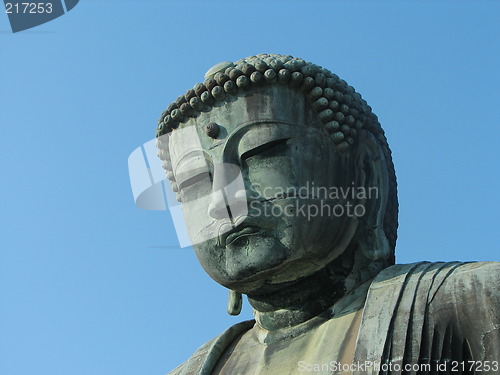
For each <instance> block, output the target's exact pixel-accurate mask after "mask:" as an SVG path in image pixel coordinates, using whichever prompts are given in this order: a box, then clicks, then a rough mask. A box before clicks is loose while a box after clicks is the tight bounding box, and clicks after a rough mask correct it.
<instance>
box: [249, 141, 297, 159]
mask: <svg viewBox="0 0 500 375" xmlns="http://www.w3.org/2000/svg"><path fill="white" fill-rule="evenodd" d="M289 139H290V138H281V139H275V140H272V141H270V142H266V143H263V144H261V145H258V146H256V147H254V148H251V149H248V150H246V151H244V152H243V153H242V154H241V155H240V160H245V159H248V158H250V157H252V156H254V155H257V154H260V153H262V152H264V151H268V150H270V149H272V148H274V147H277V146H279V145H281V144H283V143H286V142H287V141H288V140H289Z"/></svg>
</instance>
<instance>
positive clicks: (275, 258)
mask: <svg viewBox="0 0 500 375" xmlns="http://www.w3.org/2000/svg"><path fill="white" fill-rule="evenodd" d="M210 123H217V124H218V128H219V134H218V136H217V137H216V138H215V139H214V138H213V137H211V136H209V135H207V132H206V126H207V125H208V124H210ZM170 154H171V159H172V168H173V172H174V176H175V179H176V182H177V184H178V188H179V194H180V196H181V199H182V209H183V212H184V216H185V221H186V224H187V228H188V233H189V234H190V237H191V239H192V242H193V247H194V250H195V252H196V255H197V257H198V259H199V261H200V263H201V265H202V266H203V268H204V269H205V270H206V271H207V273H208V274H209V275H210V276H211V277H212V278H213V279H214V280H215V281H217V282H218V283H220V284H222V285H224V286H226V287H228V288H231V289H233V290H236V291H239V292H242V293H247V294H248V293H265V292H266V291H271V290H275V289H276V288H279V285H286V284H287V283H289V282H293V281H295V280H297V279H299V278H302V277H305V276H308V275H310V274H312V273H314V272H316V271H318V270H319V269H321V268H323V267H324V266H325V265H326V264H327V263H329V262H331V261H332V260H333V259H335V257H337V256H338V255H340V254H341V253H342V252H343V251H344V250H345V248H346V246H347V244H348V243H349V241H350V240H351V239H352V236H353V233H354V230H353V229H352V227H353V220H352V219H351V218H349V217H348V216H347V215H345V214H344V215H339V211H338V210H337V212H333V211H332V210H333V206H338V205H344V206H345V203H346V202H345V201H342V200H341V199H338V198H336V199H332V198H331V197H330V196H329V195H328V193H327V191H329V190H328V189H329V188H331V187H339V188H342V187H347V186H349V185H350V183H351V180H352V176H350V175H349V168H348V167H347V165H348V164H349V163H348V159H347V156H345V155H340V154H339V153H337V151H336V149H335V148H334V147H333V143H332V142H331V140H329V139H328V137H327V136H326V134H325V131H324V129H323V125H322V123H321V122H320V121H319V120H318V119H317V115H316V114H315V113H314V112H313V111H312V110H310V109H309V106H308V104H307V103H306V100H305V98H304V97H303V95H302V94H301V93H299V92H296V91H293V90H289V89H285V88H282V87H279V86H271V87H266V88H259V89H258V90H254V91H250V92H247V93H245V96H240V97H238V98H237V99H235V100H233V101H231V102H226V103H224V104H223V105H222V106H219V107H215V108H213V109H212V110H211V111H210V112H206V113H202V114H201V115H200V116H198V117H196V118H193V119H190V120H189V122H187V123H186V124H184V125H183V126H182V127H181V128H179V129H176V130H175V131H174V132H172V135H171V137H170Z"/></svg>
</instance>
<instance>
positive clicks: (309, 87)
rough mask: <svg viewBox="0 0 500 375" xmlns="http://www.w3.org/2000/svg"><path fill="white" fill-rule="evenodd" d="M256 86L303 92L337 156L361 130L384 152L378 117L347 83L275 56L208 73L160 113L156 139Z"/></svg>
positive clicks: (228, 64) (300, 62)
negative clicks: (333, 144)
mask: <svg viewBox="0 0 500 375" xmlns="http://www.w3.org/2000/svg"><path fill="white" fill-rule="evenodd" d="M260 85H288V86H290V87H291V88H294V89H296V90H301V91H302V92H303V93H304V95H305V96H306V97H307V99H308V100H309V101H310V102H311V105H312V106H313V108H314V110H315V111H316V112H317V113H318V116H319V118H320V120H321V121H322V122H323V124H324V125H325V129H326V131H327V132H328V134H329V135H330V138H331V139H332V141H333V142H334V143H335V145H336V146H337V148H338V150H339V151H341V152H344V151H347V150H348V148H349V147H350V145H352V144H354V142H355V140H356V135H357V131H358V130H359V129H362V128H364V129H366V130H368V131H369V132H371V133H372V134H373V135H374V136H375V137H376V138H377V139H378V140H379V142H380V143H381V144H383V145H385V146H386V147H387V140H386V139H385V136H384V131H383V130H382V128H381V126H380V124H379V122H378V118H377V116H376V115H375V114H374V113H373V112H372V110H371V107H370V106H369V105H368V104H367V103H366V101H365V100H364V99H362V98H361V95H360V94H359V93H357V92H356V91H355V90H354V88H352V87H351V86H349V85H348V84H347V82H345V81H344V80H342V79H340V78H339V77H338V76H337V75H336V74H334V73H332V72H330V71H329V70H327V69H324V68H322V67H320V66H318V65H315V64H313V63H310V62H307V61H304V60H302V59H300V58H296V57H292V56H283V55H276V54H260V55H257V56H251V57H247V58H245V59H242V60H239V61H237V62H235V63H233V62H231V61H225V62H221V63H219V64H216V65H215V66H213V67H212V68H210V69H209V70H208V71H207V73H206V74H205V81H204V82H203V83H197V84H196V85H195V86H194V87H193V89H190V90H188V91H187V92H186V93H185V94H184V95H181V96H179V97H178V98H177V100H176V101H175V102H173V103H172V104H170V105H169V106H168V108H167V110H165V111H164V112H163V113H162V115H161V117H160V119H159V120H158V128H157V130H156V136H157V137H159V136H161V135H164V134H167V133H169V132H171V131H172V130H173V129H176V128H177V127H178V126H179V124H180V123H184V122H186V121H187V120H188V119H189V118H191V117H196V116H197V115H199V113H201V112H207V111H210V110H211V108H212V107H213V105H214V104H215V103H216V102H220V101H223V100H225V99H227V97H228V96H230V95H236V94H237V93H238V91H240V90H248V89H250V88H251V87H255V86H260Z"/></svg>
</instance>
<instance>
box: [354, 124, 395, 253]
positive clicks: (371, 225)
mask: <svg viewBox="0 0 500 375" xmlns="http://www.w3.org/2000/svg"><path fill="white" fill-rule="evenodd" d="M357 167H358V184H359V186H363V187H364V189H365V191H368V192H370V191H372V189H375V190H374V191H375V195H374V196H371V195H370V194H368V195H367V197H366V198H365V199H364V200H363V201H362V202H360V203H362V204H363V205H364V206H365V208H366V211H365V215H364V216H363V217H361V218H360V221H361V232H360V236H359V238H358V241H359V246H360V250H361V251H362V253H363V255H364V256H365V257H366V258H368V259H369V260H370V261H378V260H385V259H388V258H389V257H390V255H391V247H390V245H389V241H388V239H387V236H386V234H385V231H384V217H385V212H386V208H387V200H388V192H389V178H388V172H387V165H386V162H385V159H384V154H383V152H382V149H381V148H380V145H379V144H378V143H377V141H376V139H375V138H374V137H373V135H372V134H369V133H367V132H360V141H359V146H358V154H357Z"/></svg>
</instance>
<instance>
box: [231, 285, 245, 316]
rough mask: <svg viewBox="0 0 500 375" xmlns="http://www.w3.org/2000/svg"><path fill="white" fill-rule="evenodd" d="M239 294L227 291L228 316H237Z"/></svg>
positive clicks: (239, 304) (240, 300) (239, 308)
mask: <svg viewBox="0 0 500 375" xmlns="http://www.w3.org/2000/svg"><path fill="white" fill-rule="evenodd" d="M241 305H242V299H241V293H238V292H235V291H234V290H231V289H229V299H228V301H227V313H228V314H229V315H239V314H240V312H241Z"/></svg>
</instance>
